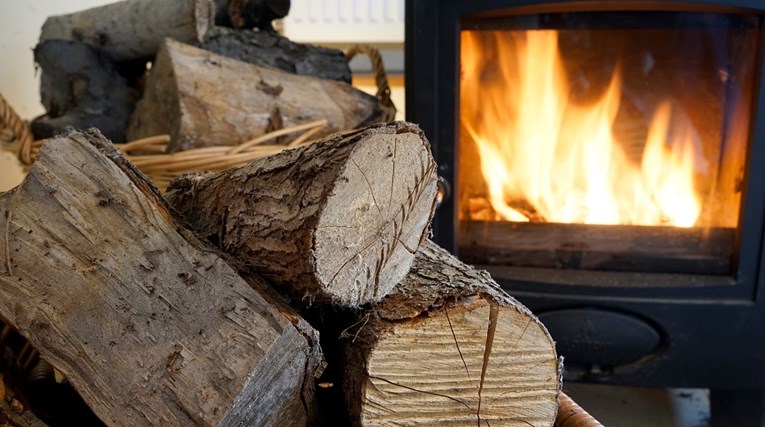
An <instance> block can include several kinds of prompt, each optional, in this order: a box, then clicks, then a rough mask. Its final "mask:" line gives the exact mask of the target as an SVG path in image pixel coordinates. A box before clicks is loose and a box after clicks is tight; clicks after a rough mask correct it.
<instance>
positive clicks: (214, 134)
mask: <svg viewBox="0 0 765 427" xmlns="http://www.w3.org/2000/svg"><path fill="white" fill-rule="evenodd" d="M381 116H382V111H381V109H380V106H379V103H378V101H377V99H376V98H375V97H373V96H370V95H367V94H366V93H364V92H361V91H359V90H357V89H355V88H353V87H352V86H351V85H349V84H346V83H343V82H338V81H332V80H325V79H319V78H316V77H310V76H298V75H294V74H291V73H287V72H284V71H280V70H275V69H272V68H270V67H262V66H258V65H254V64H248V63H245V62H242V61H237V60H235V59H231V58H227V57H225V56H221V55H217V54H215V53H212V52H208V51H206V50H203V49H199V48H197V47H194V46H190V45H186V44H183V43H179V42H176V41H174V40H169V39H168V40H166V41H165V44H164V45H163V47H162V49H161V50H160V52H159V53H158V54H157V58H156V61H155V62H154V65H153V67H152V69H151V73H150V74H149V77H148V79H147V87H146V90H145V93H144V97H143V99H142V100H141V101H139V102H138V105H137V106H136V109H135V111H134V112H133V116H132V118H131V123H130V127H129V128H128V130H127V135H128V139H130V140H134V139H139V138H143V137H148V136H154V135H158V134H170V136H171V137H172V143H171V144H170V146H169V147H168V150H169V151H171V152H173V151H179V150H187V149H190V148H198V147H206V146H220V145H236V144H239V143H242V142H245V141H247V140H250V139H252V138H255V137H258V136H260V135H263V134H264V133H266V132H268V131H271V130H276V129H279V128H281V127H291V126H294V125H298V124H302V123H307V122H311V121H314V120H319V119H326V120H327V121H328V126H327V128H326V130H325V133H331V132H336V131H339V130H348V129H354V128H358V127H361V126H364V125H367V124H371V123H375V122H378V121H380V119H381Z"/></svg>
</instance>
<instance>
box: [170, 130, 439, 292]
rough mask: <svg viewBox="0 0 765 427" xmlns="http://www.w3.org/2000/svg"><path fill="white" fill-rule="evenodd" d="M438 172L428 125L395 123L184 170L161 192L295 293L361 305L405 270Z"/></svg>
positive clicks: (431, 203) (423, 229)
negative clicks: (242, 162) (243, 162)
mask: <svg viewBox="0 0 765 427" xmlns="http://www.w3.org/2000/svg"><path fill="white" fill-rule="evenodd" d="M436 180H437V177H436V165H435V162H434V161H433V158H432V156H431V155H430V151H429V148H428V145H427V142H426V140H425V137H424V135H423V134H422V131H421V130H420V129H419V128H418V127H417V126H415V125H413V124H409V123H404V122H394V123H391V124H381V125H375V126H371V127H369V128H367V129H364V130H360V131H355V132H350V133H346V134H337V135H334V136H331V137H328V138H326V139H324V140H322V141H318V142H315V143H313V144H312V145H309V146H305V147H301V148H298V149H293V150H287V151H284V152H282V153H279V154H277V155H274V156H271V157H267V158H264V159H261V160H257V161H254V162H252V163H250V164H248V165H247V166H244V167H241V168H238V169H229V170H226V171H223V172H220V173H215V174H206V175H192V176H185V177H181V178H179V179H176V180H175V181H173V182H171V184H170V187H169V188H168V191H167V192H166V193H165V198H166V199H167V200H168V201H169V202H170V203H171V204H172V205H173V206H174V207H175V208H176V209H178V210H179V211H180V212H181V213H182V214H183V215H184V216H185V218H186V220H187V221H188V222H189V223H190V224H191V226H192V228H194V229H195V230H197V231H198V232H199V233H200V234H201V235H203V236H207V237H209V238H211V239H213V240H214V241H216V242H217V244H218V245H220V247H221V248H223V249H224V250H226V251H228V252H230V253H232V254H234V255H236V256H237V257H239V258H241V259H242V260H244V261H245V262H247V263H248V264H250V265H251V266H253V268H254V270H255V271H257V272H258V273H260V274H262V275H263V276H264V277H266V278H269V279H271V280H272V281H273V282H274V284H275V285H276V286H279V287H280V289H281V290H283V291H285V292H286V293H288V294H290V295H292V296H293V297H297V298H300V299H304V300H307V301H309V302H310V301H314V300H318V301H329V302H332V303H335V304H340V305H350V306H356V305H359V304H363V303H366V302H370V301H377V300H379V299H380V298H382V297H383V296H384V295H385V294H387V293H388V291H390V289H391V288H392V287H393V286H394V285H395V284H396V283H397V282H398V281H399V280H400V279H401V278H402V277H404V275H405V274H406V273H407V271H408V270H409V267H410V266H411V263H412V261H413V259H414V252H415V251H416V249H417V247H418V246H419V245H420V243H421V242H422V240H423V239H424V238H425V235H426V233H427V230H428V225H429V223H430V220H431V218H432V216H433V211H434V209H435V196H436Z"/></svg>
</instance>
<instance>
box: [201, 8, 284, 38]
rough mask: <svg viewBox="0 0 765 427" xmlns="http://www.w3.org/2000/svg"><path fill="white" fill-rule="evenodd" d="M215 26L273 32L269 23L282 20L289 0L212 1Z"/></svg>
mask: <svg viewBox="0 0 765 427" xmlns="http://www.w3.org/2000/svg"><path fill="white" fill-rule="evenodd" d="M214 1H215V6H216V14H215V24H216V25H222V26H225V27H233V28H250V29H251V28H259V29H261V30H263V31H269V32H273V30H274V27H273V26H272V23H271V21H273V20H274V19H278V18H284V17H285V16H287V13H289V11H290V6H291V2H290V0H214Z"/></svg>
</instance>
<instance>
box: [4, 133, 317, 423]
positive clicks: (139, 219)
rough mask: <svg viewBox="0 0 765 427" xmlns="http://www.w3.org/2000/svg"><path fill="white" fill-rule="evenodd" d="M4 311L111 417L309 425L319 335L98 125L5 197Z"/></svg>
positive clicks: (47, 154)
mask: <svg viewBox="0 0 765 427" xmlns="http://www.w3.org/2000/svg"><path fill="white" fill-rule="evenodd" d="M0 214H1V216H0V217H2V218H3V219H4V221H3V222H2V224H0V236H2V238H0V254H1V255H2V257H1V259H2V262H0V316H1V317H2V318H4V319H5V320H7V321H8V323H9V324H10V325H11V326H13V327H14V328H15V329H17V330H18V331H19V332H20V333H21V334H22V335H24V336H25V337H26V338H27V339H28V340H29V342H30V343H31V344H32V346H33V347H35V348H36V349H37V350H39V352H40V353H41V355H42V356H43V357H44V358H45V359H46V360H48V361H49V362H50V363H51V364H52V365H53V366H55V367H57V368H58V369H59V370H60V371H62V372H63V373H64V375H66V377H67V378H68V380H69V381H70V382H71V383H72V384H73V385H74V387H75V388H76V389H77V390H78V391H79V393H80V394H81V395H82V396H83V398H84V399H85V401H86V402H87V403H88V404H89V405H90V407H91V408H92V409H93V410H94V412H95V413H96V414H97V415H98V416H99V417H100V418H101V419H102V420H103V421H104V422H105V423H107V424H108V425H163V426H164V425H179V426H181V425H182V426H186V425H303V424H305V423H306V419H307V417H308V414H309V413H310V410H311V404H312V396H313V394H312V392H311V387H312V384H313V381H314V375H315V374H316V373H317V371H318V369H319V368H320V363H321V362H320V350H319V347H318V344H317V343H316V339H317V335H316V333H315V331H314V330H313V329H312V328H310V327H309V326H307V324H306V323H305V322H304V321H303V320H302V319H301V318H300V317H298V316H297V315H296V314H295V313H294V312H293V311H292V310H290V309H289V308H288V307H286V306H285V305H284V304H283V303H281V302H279V301H278V300H277V299H275V298H273V297H272V296H271V295H270V294H269V293H268V292H266V291H264V290H262V286H263V282H262V281H256V282H253V283H251V284H250V285H248V283H246V282H245V281H244V280H243V279H242V278H241V277H240V276H239V275H238V274H237V272H236V271H235V270H234V269H233V268H232V267H231V266H230V265H229V264H228V263H227V262H226V261H225V260H224V258H223V257H222V256H221V254H220V253H219V252H217V251H216V250H214V249H212V248H210V247H208V246H207V245H205V244H204V243H203V242H201V241H199V240H198V239H197V238H196V237H195V236H194V235H193V233H192V232H190V231H188V230H187V229H185V228H184V227H183V226H182V225H181V223H180V222H179V221H177V220H176V219H175V217H174V216H173V214H172V212H171V211H170V209H169V208H168V207H167V206H166V204H165V203H164V201H163V200H162V198H161V196H160V195H159V193H158V192H157V190H156V188H155V187H154V186H153V184H151V183H150V182H149V181H148V180H147V179H146V178H145V177H144V176H143V175H142V174H141V173H140V172H138V171H137V169H135V168H134V167H133V166H132V165H130V164H129V163H128V162H127V161H126V160H125V159H124V158H122V157H121V156H120V155H119V154H118V153H117V151H116V150H115V149H114V147H113V146H112V145H111V143H110V142H109V141H108V140H106V139H104V138H103V136H101V134H100V133H98V132H97V131H95V130H93V131H89V132H88V133H74V134H71V135H69V136H64V137H59V138H56V139H54V140H50V141H49V142H46V143H45V145H44V146H43V147H42V149H41V151H40V158H39V160H37V162H35V164H34V166H33V167H32V169H31V170H30V172H29V175H28V176H27V178H26V179H25V180H24V182H23V183H22V184H21V185H20V186H19V187H17V188H15V189H14V190H11V191H10V192H8V193H5V194H4V195H2V197H0Z"/></svg>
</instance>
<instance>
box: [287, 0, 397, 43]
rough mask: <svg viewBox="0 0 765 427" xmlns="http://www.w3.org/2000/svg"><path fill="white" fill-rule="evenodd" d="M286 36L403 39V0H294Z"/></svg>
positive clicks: (319, 39)
mask: <svg viewBox="0 0 765 427" xmlns="http://www.w3.org/2000/svg"><path fill="white" fill-rule="evenodd" d="M284 32H285V35H286V36H287V37H289V38H290V39H292V40H294V41H298V42H310V43H343V44H348V43H397V44H400V43H403V42H404V0H292V7H291V9H290V13H289V15H287V17H286V18H285V19H284Z"/></svg>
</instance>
